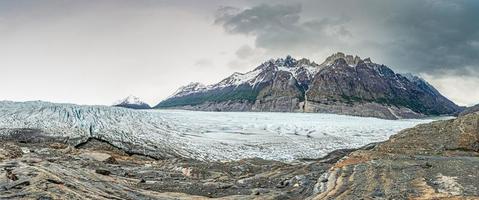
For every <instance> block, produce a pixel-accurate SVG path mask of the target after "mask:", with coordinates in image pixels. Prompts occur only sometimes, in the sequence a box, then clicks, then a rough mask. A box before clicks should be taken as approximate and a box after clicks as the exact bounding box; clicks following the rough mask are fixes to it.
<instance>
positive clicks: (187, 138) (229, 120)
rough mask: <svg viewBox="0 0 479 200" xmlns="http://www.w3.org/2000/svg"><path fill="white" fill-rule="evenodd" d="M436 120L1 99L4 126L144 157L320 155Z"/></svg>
mask: <svg viewBox="0 0 479 200" xmlns="http://www.w3.org/2000/svg"><path fill="white" fill-rule="evenodd" d="M434 120H435V119H421V120H416V119H414V120H383V119H376V118H361V117H352V116H342V115H334V114H319V113H252V112H198V111H180V110H146V111H145V110H131V109H125V108H116V107H107V106H80V105H73V104H53V103H47V102H39V101H36V102H25V103H18V102H8V101H3V102H0V129H1V128H38V129H42V130H44V131H45V132H48V133H49V134H51V135H57V136H63V137H68V138H70V139H72V140H73V139H78V138H80V139H83V140H85V138H88V137H96V138H101V139H104V140H108V141H110V142H111V143H113V144H114V145H116V146H119V147H121V148H126V149H128V148H131V146H128V145H126V144H127V143H130V144H135V145H136V147H135V148H138V146H140V147H141V148H143V150H142V151H144V152H145V153H147V154H152V155H156V154H162V153H163V152H166V153H167V154H171V153H172V154H175V155H181V156H185V157H190V158H195V159H202V160H238V159H243V158H251V157H260V158H264V159H272V160H282V161H291V160H295V159H298V158H319V157H322V156H324V155H326V154H327V153H328V152H331V151H333V150H336V149H343V148H356V147H360V146H363V145H366V144H368V143H371V142H379V141H384V140H387V139H388V137H389V136H391V135H392V134H395V133H397V132H398V131H400V130H402V129H405V128H410V127H413V126H415V125H417V124H420V123H427V122H431V121H434ZM1 133H2V132H1V131H0V134H1ZM136 150H137V151H139V150H138V149H136Z"/></svg>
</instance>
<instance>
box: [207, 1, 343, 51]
mask: <svg viewBox="0 0 479 200" xmlns="http://www.w3.org/2000/svg"><path fill="white" fill-rule="evenodd" d="M301 11H302V7H301V5H300V4H290V5H268V4H262V5H259V6H256V7H252V8H249V9H244V10H240V9H238V8H232V7H223V8H220V9H219V10H218V13H217V15H216V20H215V24H217V25H221V26H223V28H224V29H225V30H226V31H227V32H228V33H232V34H244V35H252V36H255V37H256V40H255V44H256V46H257V47H261V48H266V49H270V50H273V51H280V52H285V50H287V51H289V50H295V51H302V50H306V51H309V50H311V49H318V48H324V47H326V46H328V45H331V44H330V41H333V40H331V38H333V37H338V36H339V37H349V36H351V33H350V32H349V31H348V30H347V28H346V27H345V26H344V24H345V23H346V22H347V21H349V19H348V18H345V17H344V16H339V17H337V18H323V19H320V20H316V19H314V20H307V21H302V20H301V16H300V14H301ZM335 42H336V41H335ZM339 42H342V41H339ZM285 53H287V52H285Z"/></svg>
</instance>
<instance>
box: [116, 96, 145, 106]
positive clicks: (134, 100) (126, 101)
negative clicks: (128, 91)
mask: <svg viewBox="0 0 479 200" xmlns="http://www.w3.org/2000/svg"><path fill="white" fill-rule="evenodd" d="M126 104H129V105H142V104H146V103H145V102H143V101H141V99H140V98H138V97H136V96H133V95H129V96H128V97H126V98H124V99H121V100H118V101H117V102H115V103H114V104H113V105H126Z"/></svg>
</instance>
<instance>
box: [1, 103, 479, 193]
mask: <svg viewBox="0 0 479 200" xmlns="http://www.w3.org/2000/svg"><path fill="white" fill-rule="evenodd" d="M1 108H3V107H1ZM93 109H95V108H93ZM122 110H126V109H122ZM77 114H78V113H77ZM79 116H81V115H79ZM20 124H21V123H19V124H17V128H16V129H10V134H7V135H5V134H0V174H2V175H1V176H0V199H210V198H219V199H338V200H341V199H398V200H401V199H478V198H479V190H478V188H479V181H478V180H479V167H478V166H479V145H478V144H479V114H478V113H474V114H469V115H465V116H462V117H459V118H457V119H452V120H448V121H437V122H432V123H429V124H423V125H419V126H417V127H414V128H411V129H407V130H404V131H401V132H400V133H398V134H397V135H394V136H392V137H391V138H390V139H389V140H388V141H386V142H383V143H374V144H370V145H366V146H364V147H362V148H359V149H356V150H352V149H349V150H337V151H333V152H331V153H330V154H328V155H327V156H325V157H323V158H320V159H308V160H297V161H296V162H291V163H282V162H278V161H269V160H262V159H245V160H240V161H226V162H225V161H223V162H217V161H200V160H194V159H188V158H184V157H181V156H177V157H170V158H163V159H154V158H151V157H149V156H145V155H144V154H142V151H141V150H139V151H134V152H136V153H132V152H131V151H125V150H124V148H123V147H122V148H117V147H118V146H116V145H118V143H115V144H112V143H110V142H109V141H108V140H98V139H90V140H87V141H84V142H82V143H80V144H76V145H72V144H69V143H68V142H67V141H68V140H65V138H64V137H59V135H57V134H55V133H47V134H41V135H39V134H38V130H33V129H29V128H22V126H19V125H20ZM69 130H70V129H65V131H69ZM106 139H108V138H106ZM157 151H164V149H162V148H158V149H157ZM167 153H168V152H163V153H161V152H159V154H167Z"/></svg>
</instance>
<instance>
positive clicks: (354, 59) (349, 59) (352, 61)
mask: <svg viewBox="0 0 479 200" xmlns="http://www.w3.org/2000/svg"><path fill="white" fill-rule="evenodd" d="M338 59H344V60H345V61H346V63H347V64H348V65H350V66H356V65H357V64H359V63H360V62H361V61H363V60H361V58H360V57H359V56H353V55H346V54H344V53H343V52H337V53H334V54H333V55H331V56H329V57H327V58H326V60H325V61H324V62H323V63H321V66H328V65H332V64H333V63H335V61H336V60H338ZM370 61H371V60H369V62H370Z"/></svg>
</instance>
